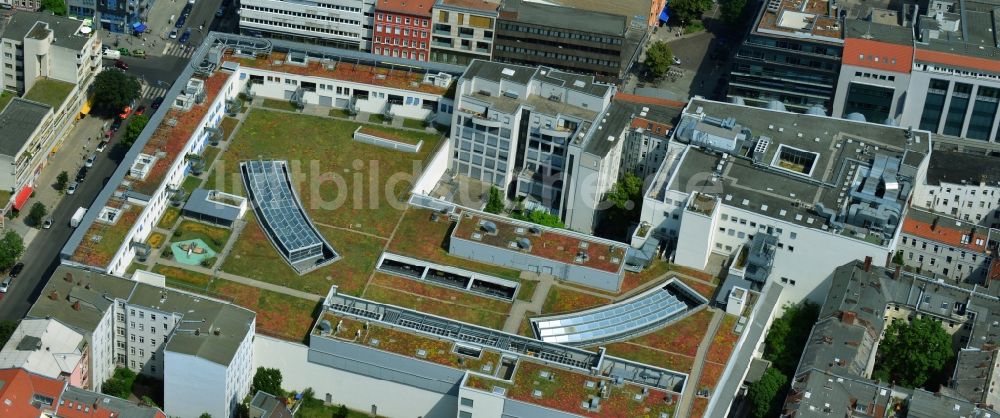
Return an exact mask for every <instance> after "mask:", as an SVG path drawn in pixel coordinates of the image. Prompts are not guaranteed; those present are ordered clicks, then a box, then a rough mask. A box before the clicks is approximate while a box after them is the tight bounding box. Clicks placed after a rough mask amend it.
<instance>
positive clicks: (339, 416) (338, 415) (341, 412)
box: [333, 404, 351, 418]
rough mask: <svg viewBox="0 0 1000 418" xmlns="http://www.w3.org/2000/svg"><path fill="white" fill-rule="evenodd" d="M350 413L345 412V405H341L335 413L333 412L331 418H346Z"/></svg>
mask: <svg viewBox="0 0 1000 418" xmlns="http://www.w3.org/2000/svg"><path fill="white" fill-rule="evenodd" d="M350 414H351V411H348V410H347V405H344V404H341V405H340V407H339V408H337V410H336V411H333V418H347V416H348V415H350Z"/></svg>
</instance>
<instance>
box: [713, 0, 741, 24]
mask: <svg viewBox="0 0 1000 418" xmlns="http://www.w3.org/2000/svg"><path fill="white" fill-rule="evenodd" d="M746 6H747V0H722V2H721V3H720V4H719V11H720V12H721V14H722V21H723V22H726V23H729V24H733V25H735V24H739V23H740V22H741V21H742V20H741V18H742V17H743V9H745V8H746Z"/></svg>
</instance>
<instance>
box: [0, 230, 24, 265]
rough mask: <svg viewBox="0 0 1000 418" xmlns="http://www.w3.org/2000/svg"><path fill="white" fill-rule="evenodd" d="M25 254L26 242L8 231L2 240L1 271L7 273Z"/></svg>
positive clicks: (0, 243) (0, 249) (0, 248)
mask: <svg viewBox="0 0 1000 418" xmlns="http://www.w3.org/2000/svg"><path fill="white" fill-rule="evenodd" d="M21 254H24V241H22V240H21V236H20V235H17V233H16V232H14V231H7V233H6V234H4V236H3V240H0V271H7V270H9V269H10V268H11V267H13V266H14V263H17V259H18V258H21Z"/></svg>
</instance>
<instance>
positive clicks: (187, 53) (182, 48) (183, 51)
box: [162, 42, 194, 58]
mask: <svg viewBox="0 0 1000 418" xmlns="http://www.w3.org/2000/svg"><path fill="white" fill-rule="evenodd" d="M162 54H163V55H172V56H175V57H181V58H191V56H192V55H194V48H193V47H189V46H187V45H181V44H178V43H176V42H167V45H166V46H165V47H163V52H162Z"/></svg>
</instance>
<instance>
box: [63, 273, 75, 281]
mask: <svg viewBox="0 0 1000 418" xmlns="http://www.w3.org/2000/svg"><path fill="white" fill-rule="evenodd" d="M63 279H65V280H66V281H67V282H69V283H73V273H69V272H67V273H66V276H65V277H63Z"/></svg>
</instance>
